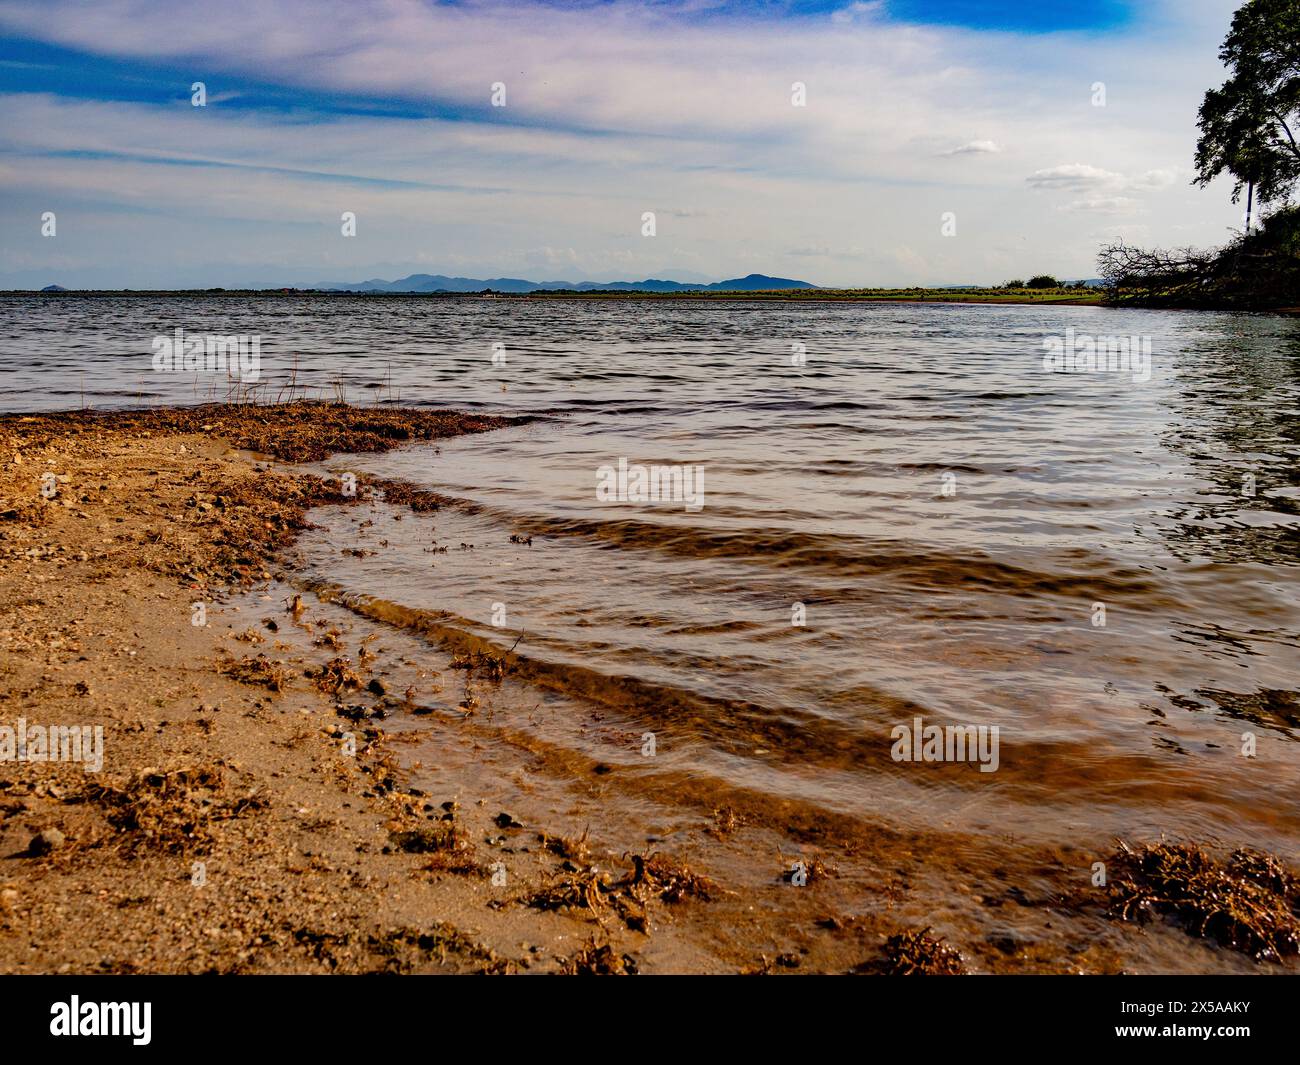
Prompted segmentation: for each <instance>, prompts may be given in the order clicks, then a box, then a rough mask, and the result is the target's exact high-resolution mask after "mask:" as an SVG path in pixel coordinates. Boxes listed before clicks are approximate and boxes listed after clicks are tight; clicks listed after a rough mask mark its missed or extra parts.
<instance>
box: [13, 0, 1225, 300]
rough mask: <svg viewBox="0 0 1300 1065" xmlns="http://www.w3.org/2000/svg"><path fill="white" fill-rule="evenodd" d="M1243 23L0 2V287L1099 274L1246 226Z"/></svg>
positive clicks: (1015, 15)
mask: <svg viewBox="0 0 1300 1065" xmlns="http://www.w3.org/2000/svg"><path fill="white" fill-rule="evenodd" d="M1236 6H1237V4H1236V2H1235V0H1134V2H1129V0H1091V2H1087V3H1069V4H1065V3H1055V2H1048V3H1025V2H1023V0H1021V2H1016V3H1006V2H1003V0H873V2H847V3H846V2H843V0H840V2H831V0H818V2H812V3H795V2H788V3H783V2H776V0H743V2H733V0H718V2H711V0H658V2H647V0H631V2H624V0H610V2H569V3H561V2H557V0H552V2H536V0H515V2H509V3H502V2H496V0H482V2H479V0H462V2H453V3H434V2H430V0H373V2H364V0H318V2H313V3H305V2H299V0H275V2H272V0H224V2H222V3H217V4H213V3H192V2H189V0H166V2H160V3H153V2H147V0H101V2H92V3H89V4H87V3H78V2H71V0H38V2H21V0H19V2H8V0H0V288H31V287H42V286H44V285H48V284H60V285H63V286H65V287H68V288H83V287H97V288H171V287H210V286H224V287H241V286H260V285H298V286H302V285H312V284H319V283H326V282H331V281H335V282H354V281H361V280H366V279H369V278H375V277H382V278H387V279H392V278H396V277H401V276H405V275H406V274H410V273H417V272H418V273H440V274H450V275H459V276H467V277H484V278H486V277H523V278H528V279H530V280H537V281H550V280H571V281H587V280H592V281H609V280H640V279H643V278H648V277H656V278H669V279H674V280H683V281H714V280H720V279H725V278H732V277H738V276H743V275H745V274H748V273H755V272H756V273H764V274H770V275H774V276H780V277H792V278H799V279H802V280H807V281H811V282H813V283H814V284H819V285H834V286H854V287H856V286H897V285H923V284H924V285H944V284H966V283H972V284H989V283H1000V282H1002V281H1005V280H1007V279H1009V278H1016V277H1018V278H1024V277H1027V276H1029V275H1032V274H1036V273H1051V274H1054V275H1056V276H1058V277H1066V278H1087V277H1093V276H1095V274H1096V266H1095V262H1096V254H1097V250H1098V248H1099V246H1100V245H1101V244H1103V243H1105V242H1107V241H1111V240H1114V239H1125V240H1128V241H1129V242H1132V243H1139V244H1147V245H1160V246H1175V247H1183V246H1189V245H1194V246H1208V245H1214V244H1220V243H1222V242H1223V241H1224V240H1226V239H1227V238H1228V236H1229V234H1230V231H1231V230H1233V229H1235V228H1240V227H1241V225H1242V206H1241V205H1234V204H1232V203H1231V201H1230V191H1231V190H1230V187H1229V184H1228V183H1227V182H1226V181H1218V182H1215V183H1214V184H1212V185H1210V186H1209V187H1208V188H1205V189H1200V188H1195V187H1193V186H1192V185H1191V184H1190V182H1191V178H1192V173H1193V172H1192V158H1193V153H1194V150H1195V144H1196V112H1197V108H1198V107H1199V105H1200V101H1201V97H1202V95H1203V94H1204V92H1205V90H1206V89H1207V88H1210V87H1212V86H1213V87H1217V86H1218V85H1219V84H1220V83H1221V82H1222V81H1223V79H1224V72H1223V70H1222V68H1221V66H1220V64H1219V61H1218V59H1217V53H1218V47H1219V44H1220V42H1221V41H1222V38H1223V36H1224V35H1225V33H1226V32H1227V29H1228V25H1229V22H1230V20H1231V15H1232V11H1233V10H1234V8H1235V7H1236ZM196 83H202V86H203V94H204V95H203V106H195V100H196V92H195V89H194V86H195V84H196ZM49 213H52V214H53V229H54V233H53V235H51V236H47V235H45V234H44V233H43V230H45V231H48V230H49V229H50V225H49V224H48V214H49ZM345 213H350V214H351V215H352V216H354V218H355V233H354V234H352V235H345V232H344V230H345V228H346V227H345V225H344V215H345ZM647 213H650V214H652V215H653V221H654V233H653V235H646V225H645V221H644V220H645V216H646V214H647Z"/></svg>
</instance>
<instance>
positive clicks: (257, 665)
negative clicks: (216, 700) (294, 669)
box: [222, 655, 289, 692]
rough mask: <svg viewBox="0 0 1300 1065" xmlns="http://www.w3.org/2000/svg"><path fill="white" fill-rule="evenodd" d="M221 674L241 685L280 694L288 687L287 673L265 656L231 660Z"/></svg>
mask: <svg viewBox="0 0 1300 1065" xmlns="http://www.w3.org/2000/svg"><path fill="white" fill-rule="evenodd" d="M222 672H223V673H225V674H226V676H228V677H234V678H235V680H237V681H240V682H241V683H243V684H260V685H263V686H265V687H267V688H270V689H271V691H273V692H282V691H284V689H285V688H287V687H288V686H289V673H288V671H287V670H286V669H285V668H284V667H283V666H282V665H280V664H279V663H278V662H272V661H271V660H270V659H269V658H267V657H266V655H257V656H256V657H255V658H240V659H232V660H231V661H230V662H228V663H227V664H226V666H225V667H224V668H223V670H222Z"/></svg>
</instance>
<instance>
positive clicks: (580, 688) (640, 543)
mask: <svg viewBox="0 0 1300 1065" xmlns="http://www.w3.org/2000/svg"><path fill="white" fill-rule="evenodd" d="M0 306H3V307H4V313H5V315H6V318H7V320H8V323H9V326H10V328H9V329H8V330H7V334H8V335H9V336H10V337H11V338H12V339H10V340H9V341H7V344H8V352H9V354H7V356H6V358H5V360H4V365H3V373H4V375H5V376H4V384H5V387H6V392H7V404H8V406H9V407H10V408H11V409H14V408H16V409H36V408H51V407H67V406H77V405H79V403H80V402H81V395H82V391H83V389H84V395H85V401H86V402H87V403H93V404H95V405H105V404H112V403H116V404H130V403H137V402H139V403H150V402H163V401H177V400H181V401H192V400H194V399H202V398H204V397H205V395H206V393H205V388H210V387H211V385H212V382H210V381H209V382H204V381H195V380H179V379H177V378H175V377H160V376H159V375H153V374H151V373H150V372H149V371H148V358H149V339H150V338H151V337H152V336H153V335H155V334H162V333H169V332H170V331H171V330H172V329H173V328H175V327H176V326H177V325H180V326H183V327H184V328H186V329H187V330H188V331H191V332H218V333H226V334H233V333H247V334H253V333H256V334H259V335H260V336H261V337H262V356H263V378H264V381H265V388H266V394H267V395H269V396H270V398H274V397H275V395H277V394H278V393H279V392H280V391H282V390H283V389H284V388H285V387H286V385H287V383H288V382H289V381H290V379H291V377H292V380H293V383H294V385H295V386H296V387H298V388H299V389H300V390H301V389H303V388H307V389H313V390H316V392H317V394H323V395H326V396H328V395H329V394H330V393H331V390H332V388H333V387H334V384H335V382H338V383H340V385H341V387H344V388H346V390H347V394H348V396H349V398H350V399H352V400H354V401H365V402H397V401H400V402H402V403H406V404H430V405H439V406H452V407H462V408H466V407H472V408H478V409H491V410H503V411H511V412H521V411H523V412H537V413H545V414H549V415H552V416H553V417H551V418H548V419H546V420H543V421H540V422H535V423H532V424H529V425H526V426H520V427H517V428H513V429H509V430H505V431H501V432H497V433H493V434H489V435H485V436H475V437H471V438H464V439H457V440H452V441H449V442H446V443H444V444H442V445H441V447H440V449H438V450H435V449H432V448H427V447H419V448H411V449H407V450H403V451H399V452H396V453H393V454H389V455H383V456H360V457H355V458H339V459H335V460H332V461H331V462H329V463H328V464H327V466H328V467H329V468H331V469H334V470H336V471H338V470H345V469H347V470H353V471H356V472H362V471H368V472H373V473H377V474H381V475H383V476H387V477H395V478H400V479H405V480H409V481H413V482H416V483H418V484H421V485H424V486H427V487H430V488H435V489H437V490H438V491H440V492H442V493H444V494H446V495H447V496H449V497H452V498H453V499H454V500H456V501H458V502H456V503H453V504H451V505H449V506H447V507H445V508H444V509H443V510H441V511H439V512H437V513H435V514H432V515H414V514H411V513H409V512H407V513H402V512H399V511H396V510H393V509H390V508H385V507H376V508H374V509H373V510H372V511H345V512H330V511H326V512H322V513H321V514H319V515H317V520H318V521H319V522H320V523H321V528H320V529H319V530H317V531H315V532H314V533H312V534H310V535H309V536H308V537H307V538H306V539H305V540H304V543H303V547H302V549H303V552H304V557H305V559H306V564H307V567H308V570H309V572H310V574H311V575H312V577H313V578H314V579H316V580H317V581H319V582H321V583H322V584H324V585H328V586H330V587H332V588H335V589H337V590H338V591H339V592H340V594H342V595H344V596H345V597H347V598H349V601H351V602H352V604H353V605H354V607H355V608H356V609H358V610H364V611H365V612H368V613H369V614H370V615H371V616H372V617H375V618H377V619H379V620H381V621H383V622H384V623H386V624H390V625H399V626H402V627H405V628H408V629H410V630H412V631H419V632H421V633H423V634H424V636H425V638H427V639H430V640H435V641H437V642H441V643H444V644H446V645H448V646H451V647H453V648H454V647H458V646H459V647H469V646H481V644H475V642H474V641H487V642H488V643H489V644H490V645H491V646H494V647H498V648H506V647H510V646H511V645H512V644H514V643H515V642H516V640H518V646H517V647H516V653H517V655H518V656H519V665H518V675H519V676H521V677H523V678H525V679H527V680H528V681H530V682H531V683H532V684H534V685H536V686H537V687H538V688H539V690H545V691H548V692H552V693H556V692H558V693H563V694H564V695H565V696H566V697H570V698H572V699H575V700H581V701H582V702H584V703H585V704H590V705H595V706H598V707H600V708H601V709H602V712H603V713H606V714H608V715H610V717H609V721H610V722H611V723H613V722H616V723H617V724H618V726H619V727H620V728H622V729H624V730H625V731H626V733H627V734H628V735H631V736H634V737H635V736H638V735H640V734H641V732H642V731H643V730H652V731H655V732H656V734H657V735H658V736H659V747H660V750H661V751H665V752H668V753H667V755H666V760H665V761H661V762H660V763H659V766H660V767H661V769H663V768H664V767H668V766H671V768H672V771H673V772H674V773H676V774H679V777H678V779H679V780H689V781H690V782H691V784H690V787H691V788H699V789H706V788H713V789H716V790H717V791H718V793H719V794H720V795H721V794H722V793H723V792H726V791H727V790H728V789H748V790H749V791H751V792H755V793H762V794H765V795H768V796H771V797H773V798H774V799H779V800H781V801H782V802H784V803H785V804H786V805H785V806H783V807H782V808H783V809H785V810H786V811H787V814H786V816H789V817H791V818H792V819H793V818H796V817H797V816H799V814H798V813H797V811H800V810H804V811H822V812H826V813H828V814H833V815H835V816H837V817H844V818H847V819H849V821H852V820H853V819H854V818H868V817H871V818H884V819H886V820H889V821H891V822H894V823H897V824H900V825H904V826H908V827H913V828H918V829H919V828H923V827H925V826H927V825H932V824H936V823H938V822H941V821H946V820H947V819H950V818H951V817H953V816H954V811H960V810H970V811H971V813H970V817H971V819H972V824H973V825H974V826H975V827H977V828H978V827H980V826H984V827H986V828H988V829H989V830H990V831H992V830H994V829H995V828H996V829H1002V828H1005V826H1006V825H1007V824H1008V823H1013V824H1015V826H1016V828H1017V830H1018V831H1020V832H1023V833H1025V834H1030V835H1032V834H1034V833H1041V834H1042V835H1043V836H1045V837H1047V836H1054V837H1056V838H1062V834H1063V833H1069V834H1070V838H1079V837H1089V838H1101V837H1103V836H1106V835H1107V834H1111V833H1121V832H1134V831H1147V832H1159V831H1169V832H1171V833H1175V834H1181V833H1186V834H1190V835H1194V836H1197V837H1200V838H1205V837H1216V838H1223V839H1226V840H1229V841H1235V840H1240V841H1244V842H1249V843H1250V844H1252V845H1255V846H1267V847H1272V848H1273V849H1276V850H1279V851H1281V852H1283V853H1292V854H1294V853H1296V852H1297V847H1298V845H1300V808H1297V804H1296V803H1295V801H1294V795H1295V781H1296V780H1297V778H1298V777H1297V771H1298V770H1300V746H1297V743H1296V739H1297V731H1296V730H1297V728H1300V704H1298V702H1297V695H1296V694H1295V693H1296V689H1297V687H1300V685H1298V684H1297V678H1298V677H1300V635H1298V634H1300V594H1298V593H1300V565H1298V563H1300V463H1298V460H1300V326H1297V325H1296V324H1294V323H1293V322H1292V321H1290V320H1287V319H1283V318H1276V317H1265V316H1226V315H1212V314H1191V313H1171V312H1137V311H1124V312H1115V311H1107V310H1102V309H1096V308H1048V307H1042V308H1039V307H974V306H963V307H941V306H933V305H927V306H915V305H910V306H909V305H865V306H864V305H851V304H825V305H795V304H763V305H752V304H744V303H728V304H716V303H637V304H634V303H624V302H612V303H598V304H597V303H569V302H548V301H535V302H516V301H502V300H497V301H454V302H453V301H439V300H430V299H424V298H411V299H398V300H373V301H368V300H347V299H333V300H331V299H318V298H310V297H285V298H283V299H280V298H267V299H262V300H245V299H240V298H223V297H206V296H205V297H184V298H176V297H167V298H163V297H141V298H135V299H110V298H104V299H98V300H69V299H57V300H56V299H48V298H44V297H40V298H38V297H25V298H23V299H21V300H18V299H7V300H5V301H4V302H3V303H2V304H0ZM1069 327H1073V328H1074V329H1075V330H1076V331H1078V332H1080V333H1083V332H1087V333H1091V334H1115V335H1123V336H1140V337H1147V338H1150V340H1151V344H1152V351H1153V355H1154V368H1153V372H1152V376H1151V379H1150V380H1149V381H1147V382H1144V383H1139V382H1135V381H1133V380H1132V378H1131V376H1129V375H1119V374H1105V373H1096V374H1080V375H1064V374H1050V373H1047V372H1045V371H1044V370H1043V368H1042V354H1043V345H1042V342H1043V339H1044V338H1045V337H1047V336H1052V335H1060V334H1062V333H1063V332H1064V330H1065V329H1067V328H1069ZM494 344H503V345H504V351H505V355H506V359H505V363H504V365H495V366H494V365H493V362H492V353H493V345H494ZM795 345H802V348H796V347H794V346H795ZM498 350H500V349H498ZM795 350H806V353H807V361H806V364H804V365H795V364H794V361H793V360H792V359H791V357H790V355H791V352H792V351H795ZM33 352H39V353H40V355H39V358H35V359H34V358H32V353H33ZM620 458H626V459H627V460H628V462H629V463H642V464H647V465H649V464H682V463H689V464H695V465H700V466H703V467H704V469H705V470H706V471H707V481H706V502H705V506H704V507H703V509H702V510H698V511H694V510H689V509H687V508H686V507H685V506H683V505H681V504H680V503H678V504H673V503H648V504H634V503H601V502H598V501H597V498H596V492H595V488H596V480H597V470H598V469H599V467H601V466H602V465H606V464H613V463H617V461H618V459H620ZM366 522H370V523H372V524H368V525H367V524H365V523H366ZM512 536H513V537H515V538H516V540H514V541H512V539H511V538H512ZM529 540H531V542H529ZM462 545H464V546H462ZM471 545H472V546H471ZM358 547H360V548H362V549H364V550H363V553H362V555H361V556H360V557H358V556H357V555H355V554H343V553H342V551H343V549H344V548H349V549H356V548H358ZM444 547H445V548H447V550H446V551H445V552H444V551H443V550H442V548H444ZM370 552H373V553H370ZM494 611H496V612H497V615H496V620H501V613H502V612H504V625H503V626H498V625H494V624H493V621H494ZM1103 617H1104V625H1103V624H1099V621H1100V620H1101V619H1102V618H1103ZM797 620H802V621H803V624H797V623H795V622H796V621H797ZM918 716H919V717H921V718H922V719H923V720H924V721H926V722H927V723H930V722H933V723H935V724H971V725H976V726H978V725H987V726H992V725H996V726H998V727H999V729H1000V736H1001V753H1000V766H999V769H998V771H997V772H996V773H992V774H980V773H978V772H977V771H976V768H975V767H974V766H973V765H970V764H958V765H945V764H928V765H927V764H915V763H910V764H909V763H897V762H894V761H893V760H891V758H890V753H889V752H890V745H891V742H890V732H891V729H892V728H894V727H895V726H897V725H899V724H904V723H910V722H911V721H912V720H913V719H914V718H915V717H918ZM515 724H516V726H517V727H518V728H519V729H520V730H524V731H526V730H529V729H532V730H534V731H535V732H537V733H538V734H539V735H541V734H543V733H544V734H546V737H547V738H548V740H550V741H552V742H554V743H556V744H557V745H567V746H569V747H581V746H584V745H585V746H587V747H589V748H590V753H592V754H593V756H594V757H605V758H609V757H610V755H609V752H608V751H607V750H604V749H603V748H602V746H601V745H602V744H607V743H608V740H607V738H606V737H604V736H596V735H593V734H591V733H584V732H582V731H581V730H576V729H572V728H569V729H566V728H565V727H564V722H562V721H550V722H547V721H543V720H534V719H531V718H529V719H527V720H522V719H521V720H520V721H519V722H516V723H515ZM1248 731H1249V732H1252V733H1254V734H1256V738H1257V743H1258V749H1257V753H1256V756H1255V757H1253V758H1248V757H1245V756H1244V755H1243V754H1242V743H1243V740H1242V735H1243V733H1244V732H1248ZM652 779H653V774H652V773H651V772H650V771H649V770H647V771H646V776H645V780H646V786H647V787H650V786H651V781H652ZM660 786H662V782H660ZM681 786H682V787H683V788H684V789H685V785H681Z"/></svg>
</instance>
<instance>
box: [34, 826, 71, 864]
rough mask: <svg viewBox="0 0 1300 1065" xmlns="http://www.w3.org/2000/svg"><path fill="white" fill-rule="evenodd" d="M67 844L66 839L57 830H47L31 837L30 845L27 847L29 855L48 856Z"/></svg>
mask: <svg viewBox="0 0 1300 1065" xmlns="http://www.w3.org/2000/svg"><path fill="white" fill-rule="evenodd" d="M66 842H67V839H66V837H65V836H64V835H63V833H62V832H60V831H59V830H58V829H57V828H47V829H45V830H44V831H43V832H40V833H38V834H37V835H35V836H33V837H32V841H31V843H29V844H28V845H27V850H28V851H29V853H31V854H34V855H37V856H38V857H39V856H40V855H44V854H49V853H50V852H51V851H55V850H58V848H60V847H62V846H63V844H64V843H66Z"/></svg>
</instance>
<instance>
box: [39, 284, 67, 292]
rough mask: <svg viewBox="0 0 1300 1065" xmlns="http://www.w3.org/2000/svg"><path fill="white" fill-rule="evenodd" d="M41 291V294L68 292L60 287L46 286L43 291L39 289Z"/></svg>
mask: <svg viewBox="0 0 1300 1065" xmlns="http://www.w3.org/2000/svg"><path fill="white" fill-rule="evenodd" d="M41 291H42V292H67V291H68V290H67V289H66V288H64V287H63V286H62V285H46V286H45V287H44V288H43V289H41Z"/></svg>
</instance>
